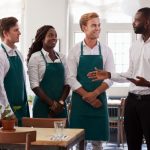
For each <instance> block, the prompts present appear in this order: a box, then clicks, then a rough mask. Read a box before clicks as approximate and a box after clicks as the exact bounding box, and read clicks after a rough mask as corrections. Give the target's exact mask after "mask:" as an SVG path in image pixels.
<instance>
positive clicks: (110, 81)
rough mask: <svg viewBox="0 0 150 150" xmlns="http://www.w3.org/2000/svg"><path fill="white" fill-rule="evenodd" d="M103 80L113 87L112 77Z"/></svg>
mask: <svg viewBox="0 0 150 150" xmlns="http://www.w3.org/2000/svg"><path fill="white" fill-rule="evenodd" d="M103 82H105V83H106V84H107V85H108V86H109V87H111V86H112V85H113V81H112V80H110V79H106V80H104V81H103Z"/></svg>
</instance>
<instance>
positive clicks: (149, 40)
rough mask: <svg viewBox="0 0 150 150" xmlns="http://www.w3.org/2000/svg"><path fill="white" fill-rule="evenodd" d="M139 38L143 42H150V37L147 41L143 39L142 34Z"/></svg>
mask: <svg viewBox="0 0 150 150" xmlns="http://www.w3.org/2000/svg"><path fill="white" fill-rule="evenodd" d="M139 39H140V41H141V42H143V43H149V42H150V37H149V38H148V39H147V41H145V42H144V40H143V38H142V36H140V38H139Z"/></svg>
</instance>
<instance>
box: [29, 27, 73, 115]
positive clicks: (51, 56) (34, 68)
mask: <svg viewBox="0 0 150 150" xmlns="http://www.w3.org/2000/svg"><path fill="white" fill-rule="evenodd" d="M56 43H57V33H56V31H55V28H54V27H52V26H50V25H44V26H42V27H41V28H39V29H38V30H37V33H36V36H35V41H34V42H33V44H32V45H31V47H30V49H29V53H28V74H29V80H30V85H31V88H32V90H33V92H34V93H35V94H36V96H35V99H34V103H33V117H35V118H48V117H57V118H63V117H67V110H66V105H65V99H66V98H67V96H68V94H69V91H70V87H69V85H68V84H67V82H66V81H67V80H66V79H67V72H68V71H67V65H66V60H65V56H64V55H62V54H61V53H57V52H56V51H55V50H54V47H55V45H56Z"/></svg>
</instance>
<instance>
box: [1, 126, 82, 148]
mask: <svg viewBox="0 0 150 150" xmlns="http://www.w3.org/2000/svg"><path fill="white" fill-rule="evenodd" d="M31 130H36V132H37V137H36V141H35V142H32V143H31V144H32V147H33V148H35V149H36V150H37V149H38V150H43V149H44V150H45V149H46V150H48V149H49V150H50V149H51V150H52V148H53V149H57V150H58V149H59V150H69V148H71V147H72V146H73V145H74V144H77V143H79V144H80V150H84V147H81V143H83V142H84V129H68V128H66V129H64V135H66V138H65V140H59V141H58V140H51V139H50V137H52V136H53V135H55V129H54V128H30V127H16V131H15V132H20V131H22V132H24V131H31ZM0 132H2V131H0Z"/></svg>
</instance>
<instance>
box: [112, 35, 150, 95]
mask: <svg viewBox="0 0 150 150" xmlns="http://www.w3.org/2000/svg"><path fill="white" fill-rule="evenodd" d="M129 54H130V56H129V68H128V71H127V72H125V73H120V74H119V73H112V74H111V79H112V80H113V81H116V82H127V80H125V79H124V78H122V77H121V76H120V75H124V76H127V77H129V78H135V79H136V76H141V77H144V78H145V79H146V80H148V81H150V38H149V39H148V40H147V41H146V42H144V41H143V39H142V37H141V38H140V39H138V40H137V41H136V42H135V43H134V44H133V45H132V46H131V48H130V53H129ZM129 91H130V92H131V93H134V94H140V95H147V94H150V88H148V87H141V86H136V85H135V84H133V83H131V84H130V89H129Z"/></svg>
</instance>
